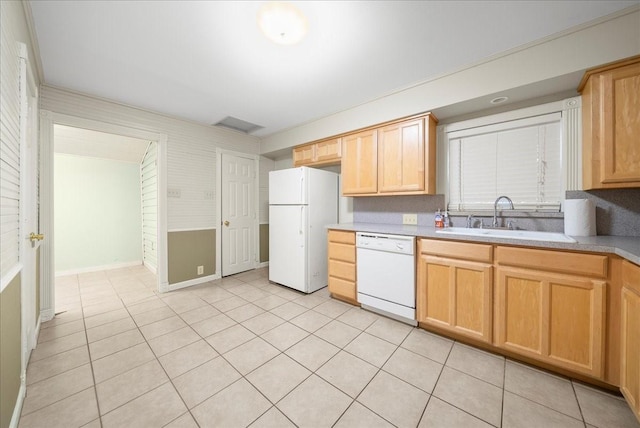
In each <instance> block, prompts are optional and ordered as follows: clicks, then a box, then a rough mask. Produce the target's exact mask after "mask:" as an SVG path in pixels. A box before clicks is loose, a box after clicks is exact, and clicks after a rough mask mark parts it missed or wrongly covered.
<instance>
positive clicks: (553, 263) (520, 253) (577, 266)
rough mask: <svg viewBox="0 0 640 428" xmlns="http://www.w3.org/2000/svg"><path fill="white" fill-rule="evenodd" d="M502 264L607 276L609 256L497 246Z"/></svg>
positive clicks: (498, 257)
mask: <svg viewBox="0 0 640 428" xmlns="http://www.w3.org/2000/svg"><path fill="white" fill-rule="evenodd" d="M496 261H497V262H498V264H500V265H505V266H518V267H527V268H532V269H536V270H547V271H554V272H561V273H568V274H573V275H579V276H592V277H597V278H606V277H607V262H608V258H607V256H601V255H597V254H577V253H565V252H563V251H548V250H534V249H531V248H512V247H496Z"/></svg>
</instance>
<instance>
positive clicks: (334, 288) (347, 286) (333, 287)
mask: <svg viewBox="0 0 640 428" xmlns="http://www.w3.org/2000/svg"><path fill="white" fill-rule="evenodd" d="M329 291H330V292H331V293H334V294H338V295H340V296H343V297H346V298H348V299H351V300H356V283H355V282H353V281H347V280H345V279H341V278H336V277H334V276H330V277H329Z"/></svg>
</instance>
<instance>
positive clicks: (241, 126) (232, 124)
mask: <svg viewBox="0 0 640 428" xmlns="http://www.w3.org/2000/svg"><path fill="white" fill-rule="evenodd" d="M213 125H214V126H222V127H225V128H229V129H233V130H234V131H240V132H244V133H245V134H251V133H252V132H254V131H257V130H258V129H262V128H263V127H262V126H260V125H256V124H255V123H251V122H245V121H244V120H240V119H238V118H235V117H232V116H227V117H225V118H224V119H222V120H221V121H219V122H217V123H214V124H213Z"/></svg>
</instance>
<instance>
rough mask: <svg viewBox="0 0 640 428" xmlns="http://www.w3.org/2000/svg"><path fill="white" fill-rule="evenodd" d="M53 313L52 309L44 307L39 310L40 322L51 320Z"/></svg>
mask: <svg viewBox="0 0 640 428" xmlns="http://www.w3.org/2000/svg"><path fill="white" fill-rule="evenodd" d="M54 315H55V313H54V312H53V309H44V310H42V311H40V322H47V321H51V320H52V319H53V316H54ZM36 343H37V342H36Z"/></svg>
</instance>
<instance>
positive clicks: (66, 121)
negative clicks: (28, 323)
mask: <svg viewBox="0 0 640 428" xmlns="http://www.w3.org/2000/svg"><path fill="white" fill-rule="evenodd" d="M69 128H70V129H73V130H74V131H75V132H79V131H82V132H93V133H94V135H96V134H95V133H96V132H97V133H102V134H105V135H111V136H113V135H116V136H118V137H119V138H121V139H123V141H125V144H123V147H125V149H131V148H132V147H131V144H130V143H131V141H133V140H142V141H143V142H142V143H140V146H141V148H140V151H139V152H138V154H137V155H136V156H139V158H138V160H137V162H138V163H137V165H136V166H135V168H137V172H136V173H135V174H136V177H137V178H136V180H138V181H137V183H138V184H137V186H138V188H137V192H138V195H139V197H138V200H137V204H138V207H142V203H143V202H142V199H141V196H140V195H141V194H142V192H143V189H142V188H141V187H140V186H141V182H142V180H143V177H142V174H144V158H145V157H147V156H148V155H149V154H150V153H151V152H152V151H153V150H151V151H150V148H152V147H154V146H152V145H150V144H149V142H153V144H155V153H154V154H153V156H155V158H156V159H155V161H153V163H154V164H155V167H156V173H155V185H156V186H157V187H156V188H157V191H156V193H155V195H154V197H155V200H156V208H155V210H153V211H154V213H153V214H154V216H155V230H156V231H157V232H156V239H155V241H156V242H155V243H154V244H150V243H148V242H145V241H144V237H143V230H144V228H143V227H140V229H139V230H140V233H139V234H138V236H137V237H136V239H137V242H138V248H137V250H138V252H139V253H140V254H141V257H142V255H143V254H145V249H144V245H143V243H146V244H149V248H153V249H155V251H156V255H155V259H156V260H155V262H156V264H157V269H156V272H157V284H156V286H155V288H156V289H157V290H158V291H160V292H164V291H168V283H167V266H166V264H167V263H166V254H167V247H166V246H167V243H166V235H167V232H166V231H167V221H166V142H167V136H166V135H164V134H154V133H151V132H147V131H141V130H138V129H135V128H128V127H122V126H117V125H112V124H109V123H105V122H97V121H93V120H88V119H82V118H78V117H73V116H67V115H62V114H57V113H52V112H48V111H44V112H42V114H41V139H42V147H43V154H42V159H43V162H42V165H43V180H42V184H43V186H42V194H43V206H42V212H43V215H42V218H43V230H44V231H46V232H45V233H47V232H48V233H47V234H48V236H49V237H50V238H49V239H48V240H47V242H46V245H43V247H44V248H43V249H44V251H43V253H42V259H43V292H42V299H41V300H42V304H41V307H42V310H41V313H42V320H43V321H46V320H48V319H51V318H53V316H54V314H55V313H56V308H55V305H56V299H55V273H56V265H57V264H59V263H57V262H56V258H57V256H56V249H57V244H56V241H57V237H56V236H55V235H56V234H55V230H56V229H57V227H56V228H54V222H53V219H54V205H57V202H56V201H54V195H55V192H54V189H53V182H54V170H55V166H54V164H55V163H56V156H58V155H57V154H55V153H54V147H55V148H56V150H60V149H59V147H60V145H58V144H56V143H57V141H55V140H56V134H57V133H59V132H60V130H61V129H69ZM56 131H58V132H56ZM85 141H86V140H85ZM101 141H102V140H100V139H98V141H95V140H94V142H93V144H88V145H84V147H82V149H81V150H85V151H86V152H85V153H84V154H85V155H87V156H86V158H90V157H91V158H92V159H94V160H95V159H98V158H99V156H97V155H98V154H101V156H102V157H105V156H106V157H108V156H112V155H113V154H114V152H117V151H119V150H116V149H114V147H113V146H109V145H108V144H99V143H100V142H101ZM102 142H104V141H102ZM91 145H93V146H94V147H93V148H91V147H89V146H91ZM91 150H95V152H90V151H91ZM67 151H70V149H69V150H67ZM124 151H126V150H124ZM89 152H90V153H92V154H89ZM67 155H69V154H68V153H67ZM141 163H142V164H143V167H142V168H141V167H140V164H141ZM84 168H87V165H85V166H84ZM147 184H148V183H147ZM55 196H56V197H57V196H59V195H55ZM147 196H149V195H147ZM54 202H56V203H54ZM87 203H88V201H87ZM93 203H94V204H99V203H100V198H99V197H98V198H95V199H93ZM80 206H82V205H80ZM103 206H104V207H105V209H108V208H109V207H108V205H104V204H103ZM147 219H148V217H147ZM140 221H141V222H142V212H141V213H140ZM150 227H152V228H153V227H154V226H150ZM147 229H148V228H147ZM90 230H91V229H90V228H85V233H89V234H91V231H90ZM87 231H88V232H87ZM136 234H137V233H136ZM85 238H90V236H89V237H87V236H85ZM92 244H93V245H94V246H95V247H98V246H101V245H103V244H104V242H100V241H98V240H96V239H94V240H93V241H92ZM60 256H61V257H62V256H63V254H61V255H60ZM83 256H84V254H83ZM145 261H151V258H147V260H145ZM92 263H94V264H95V260H93V261H90V262H88V264H89V265H90V264H92ZM116 264H117V263H116ZM147 265H148V264H147ZM100 266H101V265H97V266H85V267H86V269H88V270H93V268H99V267H100ZM105 266H106V267H110V265H109V264H106V265H105ZM61 269H64V268H59V269H58V270H61ZM78 269H80V270H81V269H82V267H80V268H77V269H76V270H78Z"/></svg>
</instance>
